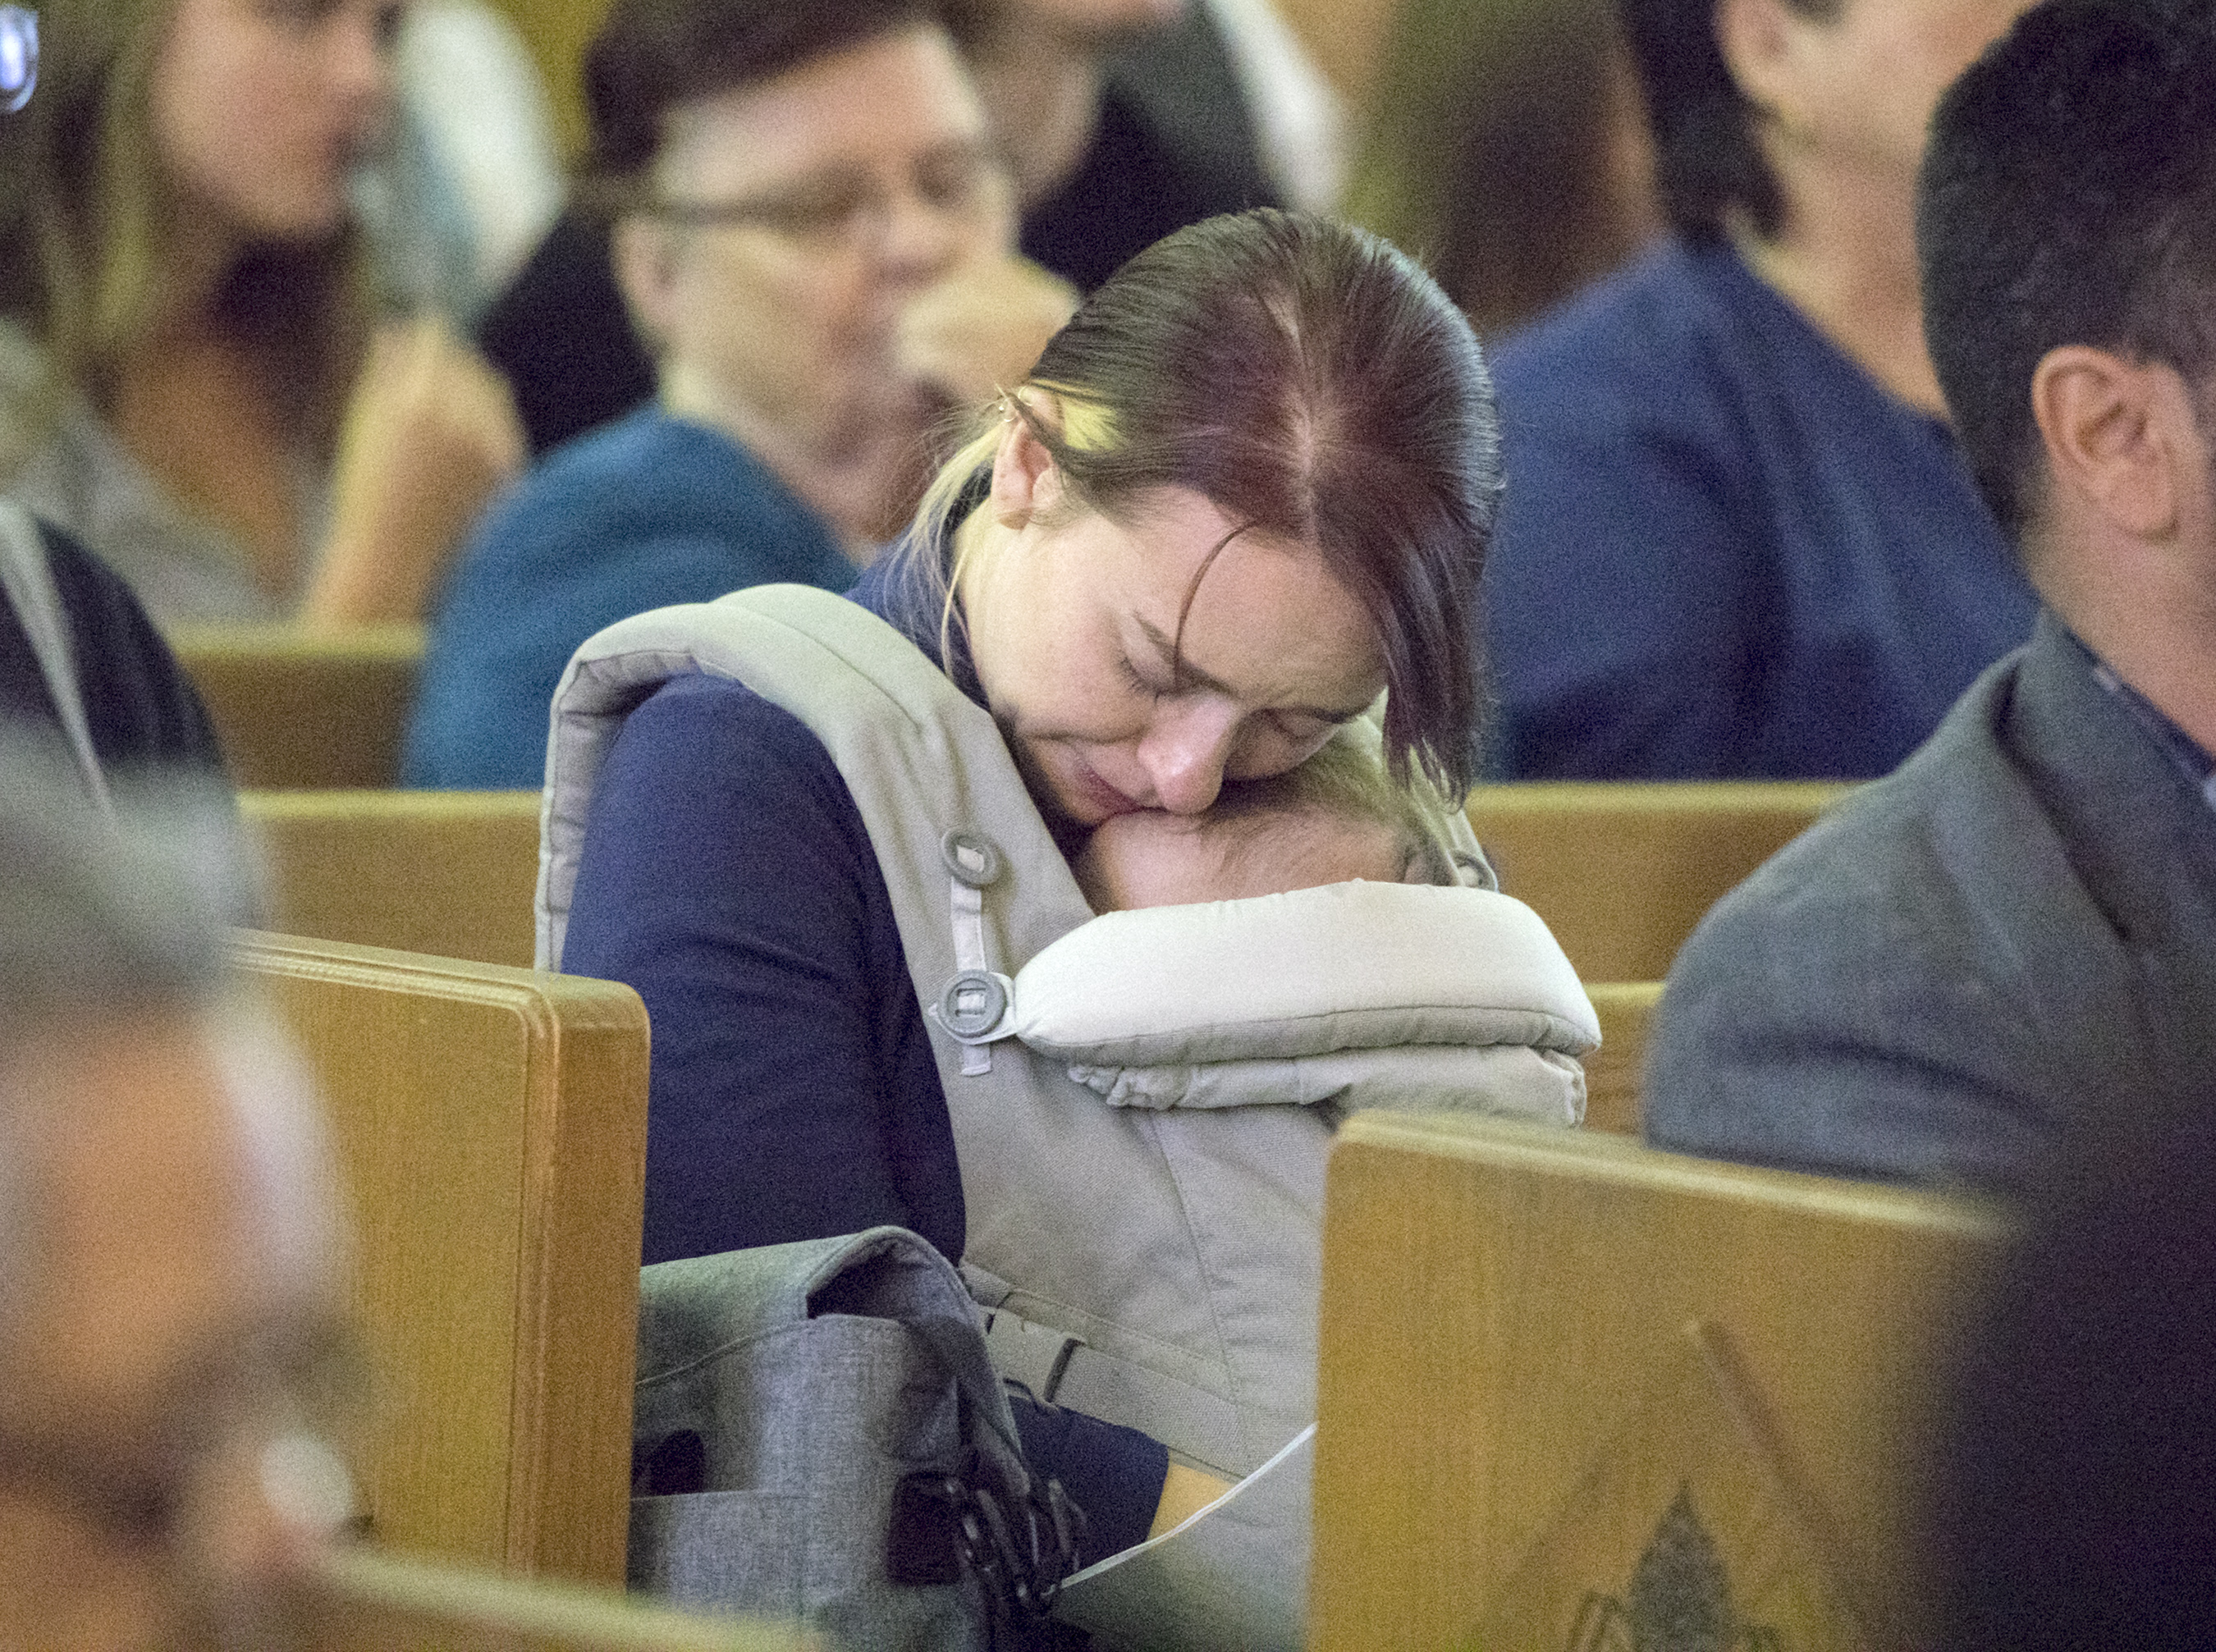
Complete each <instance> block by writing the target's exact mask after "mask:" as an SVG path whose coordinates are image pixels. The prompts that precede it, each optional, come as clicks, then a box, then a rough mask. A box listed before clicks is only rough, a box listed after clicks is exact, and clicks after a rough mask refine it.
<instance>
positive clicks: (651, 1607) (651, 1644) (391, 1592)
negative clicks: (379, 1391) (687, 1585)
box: [296, 1548, 822, 1652]
mask: <svg viewBox="0 0 2216 1652" xmlns="http://www.w3.org/2000/svg"><path fill="white" fill-rule="evenodd" d="M303 1594H304V1599H303V1600H302V1601H301V1606H302V1611H301V1613H300V1618H301V1621H300V1624H299V1630H300V1631H301V1632H299V1634H298V1635H297V1637H296V1641H297V1643H298V1644H299V1645H302V1646H312V1647H315V1648H317V1649H318V1652H424V1649H426V1648H436V1649H439V1652H822V1648H821V1645H820V1643H818V1642H817V1641H816V1640H815V1639H814V1638H813V1637H809V1636H808V1635H806V1634H804V1633H803V1632H802V1631H799V1630H798V1629H794V1628H787V1627H785V1626H784V1625H782V1624H765V1623H754V1622H748V1621H743V1620H741V1619H738V1618H711V1617H705V1616H701V1615H699V1614H696V1613H692V1612H674V1611H672V1610H670V1609H669V1608H668V1607H667V1606H663V1605H662V1604H661V1603H659V1602H649V1601H647V1600H643V1599H641V1598H639V1597H637V1596H626V1595H623V1594H618V1593H616V1592H615V1591H614V1590H612V1589H591V1588H578V1587H575V1586H569V1585H562V1584H552V1583H545V1582H537V1581H532V1582H525V1581H520V1580H519V1579H514V1578H507V1577H496V1576H491V1575H486V1574H483V1573H477V1572H470V1571H463V1570H460V1569H456V1568H452V1567H447V1566H441V1565H438V1564H435V1563H428V1562H425V1561H422V1560H419V1559H416V1558H415V1557H409V1556H400V1555H391V1554H385V1553H381V1552H379V1551H376V1550H373V1549H367V1548H352V1549H342V1550H340V1551H336V1552H335V1553H333V1554H332V1555H330V1556H329V1557H328V1558H327V1559H325V1560H324V1561H323V1563H322V1564H321V1566H320V1567H319V1568H318V1569H317V1573H316V1575H314V1576H313V1577H312V1578H311V1580H310V1581H309V1584H308V1587H307V1588H305V1590H304V1591H303Z"/></svg>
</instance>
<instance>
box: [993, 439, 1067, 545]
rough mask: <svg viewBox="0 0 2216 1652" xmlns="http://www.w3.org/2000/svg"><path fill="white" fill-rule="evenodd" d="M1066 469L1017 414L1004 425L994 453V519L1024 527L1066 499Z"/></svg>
mask: <svg viewBox="0 0 2216 1652" xmlns="http://www.w3.org/2000/svg"><path fill="white" fill-rule="evenodd" d="M1061 502H1062V472H1061V471H1060V470H1056V468H1055V463H1054V455H1053V454H1052V453H1050V452H1049V451H1047V445H1046V444H1045V443H1044V442H1043V441H1041V440H1040V439H1038V438H1037V436H1035V435H1033V434H1032V433H1031V427H1030V426H1029V425H1028V424H1026V423H1025V421H1023V420H1022V419H1020V418H1019V417H1017V416H1016V415H1013V413H1012V414H1010V415H1008V416H1007V421H1006V423H1005V424H1004V425H1002V427H1000V449H999V451H997V452H995V453H994V455H993V519H994V521H995V522H998V523H999V524H1000V525H1001V526H1002V527H1004V528H1022V527H1024V526H1025V525H1027V524H1029V523H1030V522H1031V519H1033V518H1034V517H1037V516H1040V515H1043V514H1044V513H1047V512H1049V511H1051V510H1052V509H1053V508H1054V507H1056V505H1058V504H1060V503H1061Z"/></svg>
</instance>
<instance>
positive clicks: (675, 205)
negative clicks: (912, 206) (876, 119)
mask: <svg viewBox="0 0 2216 1652" xmlns="http://www.w3.org/2000/svg"><path fill="white" fill-rule="evenodd" d="M1005 189H1006V175H1005V174H1004V173H1003V172H1002V170H1001V169H1000V162H999V161H998V160H997V159H996V158H995V157H994V155H993V153H992V152H991V151H990V150H988V149H987V148H986V147H985V146H984V145H982V144H949V145H946V146H945V147H942V148H939V149H936V150H931V151H929V152H928V153H926V154H925V155H923V156H921V157H919V158H918V159H917V160H916V162H915V163H914V166H913V167H911V168H910V169H909V174H908V177H907V178H906V179H905V180H903V181H902V182H901V183H900V184H898V185H889V184H888V183H887V182H886V181H885V179H884V177H883V175H881V174H879V173H876V172H871V171H869V170H867V169H862V168H859V167H856V168H840V169H835V170H831V171H826V172H823V173H820V174H818V175H816V176H814V177H811V178H807V179H803V180H802V181H799V182H797V183H794V184H791V185H789V186H787V187H785V188H783V189H777V190H772V191H768V192H766V193H763V194H760V195H756V196H754V197H753V198H751V199H749V200H735V201H680V200H656V201H654V202H652V203H651V204H649V206H647V207H646V208H645V210H646V211H647V212H649V213H651V214H652V215H653V216H654V217H656V218H662V219H663V220H664V221H665V222H668V223H671V224H687V225H692V226H694V227H698V228H704V229H722V228H731V227H745V228H751V229H759V230H767V231H768V232H769V233H770V234H771V235H773V236H778V237H779V239H781V240H784V241H787V242H790V243H792V244H793V245H795V246H796V247H800V248H803V249H808V250H810V251H816V252H822V253H833V252H844V251H850V250H853V249H857V248H859V247H862V246H865V245H875V244H877V243H879V242H881V241H883V238H884V235H885V231H886V230H887V228H888V227H889V224H891V221H892V215H893V210H894V207H895V206H896V203H897V202H898V200H900V198H901V196H902V195H903V194H905V195H907V196H908V197H909V198H911V199H912V200H914V201H916V202H917V203H918V204H919V205H920V206H923V207H924V208H926V210H928V211H930V212H936V213H939V214H940V215H942V216H944V217H946V218H956V219H963V220H973V219H976V218H980V217H982V215H983V214H984V212H986V211H987V210H988V208H989V207H991V206H993V205H994V204H995V203H996V202H997V201H999V200H1001V199H1002V198H1003V194H1004V191H1005Z"/></svg>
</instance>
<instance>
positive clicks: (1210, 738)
mask: <svg viewBox="0 0 2216 1652" xmlns="http://www.w3.org/2000/svg"><path fill="white" fill-rule="evenodd" d="M1237 726H1238V717H1237V714H1236V713H1235V711H1234V710H1233V709H1231V708H1229V707H1228V706H1217V705H1215V704H1212V703H1210V701H1209V699H1208V698H1207V697H1205V696H1202V697H1194V698H1191V699H1181V700H1177V701H1165V702H1163V703H1162V704H1161V707H1160V709H1159V710H1158V711H1157V712H1156V714H1155V716H1154V722H1152V723H1151V724H1149V725H1148V728H1147V731H1146V733H1144V734H1142V735H1140V737H1139V765H1140V767H1141V768H1142V769H1143V770H1145V771H1146V774H1147V777H1148V780H1149V781H1151V782H1152V783H1153V784H1154V807H1155V808H1162V809H1167V810H1168V811H1169V812H1170V813H1171V814H1199V813H1200V812H1201V811H1202V810H1203V809H1205V808H1207V807H1208V806H1209V805H1210V803H1213V802H1214V801H1216V793H1218V792H1219V791H1221V790H1222V789H1223V769H1224V765H1226V764H1227V763H1228V761H1229V760H1230V757H1231V737H1232V734H1233V733H1234V730H1235V729H1236V728H1237Z"/></svg>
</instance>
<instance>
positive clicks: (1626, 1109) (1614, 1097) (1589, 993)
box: [1585, 981, 1662, 1136]
mask: <svg viewBox="0 0 2216 1652" xmlns="http://www.w3.org/2000/svg"><path fill="white" fill-rule="evenodd" d="M1585 996H1586V997H1587V998H1591V1000H1592V1006H1593V1011H1594V1013H1595V1014H1597V1016H1599V1017H1600V1047H1599V1048H1598V1049H1597V1050H1595V1051H1594V1052H1593V1053H1591V1055H1589V1056H1587V1057H1586V1058H1585V1128H1586V1129H1588V1130H1605V1131H1608V1132H1609V1133H1611V1134H1614V1135H1619V1136H1635V1135H1637V1134H1638V1133H1639V1096H1640V1085H1641V1082H1642V1078H1643V1070H1644V1067H1645V1065H1646V1060H1647V1028H1648V1027H1649V1026H1650V1025H1652V1024H1653V1020H1654V1008H1655V1006H1656V1005H1657V1004H1659V1003H1661V1001H1662V983H1661V982H1659V981H1604V982H1600V983H1597V984H1596V985H1592V986H1587V987H1586V988H1585Z"/></svg>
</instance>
